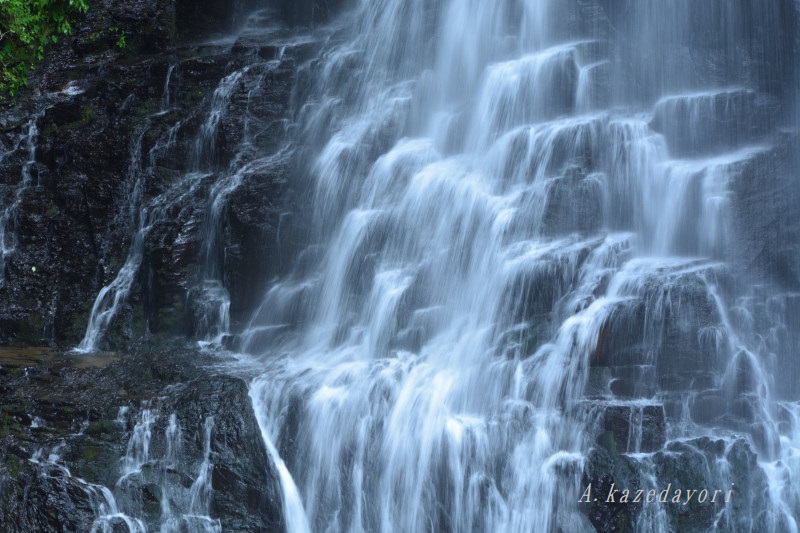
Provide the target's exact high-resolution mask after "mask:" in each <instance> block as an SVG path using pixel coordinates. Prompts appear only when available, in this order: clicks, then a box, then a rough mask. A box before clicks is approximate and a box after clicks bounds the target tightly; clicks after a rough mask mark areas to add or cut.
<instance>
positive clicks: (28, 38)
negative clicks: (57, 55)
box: [0, 0, 89, 98]
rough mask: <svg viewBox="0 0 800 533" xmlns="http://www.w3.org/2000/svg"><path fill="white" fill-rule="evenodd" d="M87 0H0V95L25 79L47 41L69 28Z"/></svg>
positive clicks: (18, 85)
mask: <svg viewBox="0 0 800 533" xmlns="http://www.w3.org/2000/svg"><path fill="white" fill-rule="evenodd" d="M88 9H89V2H88V0H0V98H4V97H5V96H7V95H13V94H14V93H15V92H16V91H17V90H19V88H20V87H23V86H24V85H25V84H26V83H27V76H28V71H29V70H30V69H31V68H32V67H33V66H34V65H35V64H36V63H37V62H38V61H39V60H41V59H43V58H44V53H45V50H46V49H47V47H48V45H50V44H52V43H55V42H57V41H58V38H59V36H61V35H68V34H70V33H71V32H72V26H71V22H72V21H73V20H74V18H75V17H76V16H78V15H79V14H81V13H85V12H86V11H87V10H88Z"/></svg>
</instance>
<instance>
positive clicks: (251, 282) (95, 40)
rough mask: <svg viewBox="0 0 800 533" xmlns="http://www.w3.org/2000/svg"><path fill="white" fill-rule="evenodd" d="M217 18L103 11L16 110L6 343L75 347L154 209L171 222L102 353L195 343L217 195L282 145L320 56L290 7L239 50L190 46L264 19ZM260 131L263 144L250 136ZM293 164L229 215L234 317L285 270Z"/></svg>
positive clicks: (266, 171) (142, 4)
mask: <svg viewBox="0 0 800 533" xmlns="http://www.w3.org/2000/svg"><path fill="white" fill-rule="evenodd" d="M189 4H191V7H190V6H189ZM215 6H216V7H215V8H214V9H215V10H216V11H214V10H201V7H202V6H201V5H200V4H195V3H186V2H177V3H174V2H172V1H169V0H142V1H139V2H133V3H124V5H123V4H119V3H118V2H102V3H99V4H98V5H96V6H93V8H92V9H91V10H90V12H89V13H88V14H87V16H86V17H85V19H83V20H82V21H80V23H79V24H78V25H77V27H76V31H75V37H74V38H73V39H72V40H71V42H65V43H62V44H61V45H59V46H58V47H57V48H56V49H55V50H53V52H52V53H51V54H50V56H49V57H48V58H47V60H46V61H45V62H44V64H43V65H42V66H41V67H40V68H39V69H37V72H36V73H35V76H34V79H33V83H32V85H34V86H35V87H37V90H38V92H34V91H31V92H30V93H27V94H23V95H22V96H21V97H20V98H19V99H18V102H17V104H16V107H14V108H12V109H10V110H9V112H8V113H6V114H5V117H6V118H5V119H4V122H3V125H2V131H0V155H2V157H0V198H2V204H0V205H3V206H11V207H10V208H9V213H8V217H7V218H8V220H9V222H8V223H7V224H6V233H7V235H8V238H7V239H6V242H13V243H14V244H15V246H14V247H13V251H10V252H9V253H7V254H6V256H5V258H4V259H5V260H4V262H3V272H2V277H3V278H2V279H3V281H2V283H0V342H3V343H16V344H42V343H50V344H55V345H59V346H74V345H75V344H76V343H77V342H78V341H79V340H80V339H81V337H82V336H83V333H84V331H85V328H86V325H87V320H88V316H89V312H90V311H91V308H92V304H93V302H94V299H95V297H96V296H97V294H98V293H99V292H100V290H101V288H102V287H104V286H107V285H109V284H110V283H111V282H112V281H113V280H114V279H115V277H116V276H117V275H118V273H119V272H120V269H121V268H122V266H123V264H125V262H126V260H128V259H129V258H130V255H131V254H132V253H133V251H132V250H133V244H134V241H135V240H136V232H137V228H138V227H139V226H141V225H142V224H143V221H144V218H143V217H151V218H152V217H153V216H154V215H153V213H156V212H160V213H162V214H161V215H156V217H157V218H158V220H155V219H153V220H151V222H152V224H151V226H152V227H150V228H148V231H147V234H146V235H145V236H144V244H143V247H142V250H141V256H142V257H141V264H140V266H139V267H138V268H136V269H135V270H136V273H135V274H136V275H135V277H134V279H133V280H131V282H130V283H129V285H130V287H129V289H128V298H125V299H124V301H123V302H122V304H121V305H120V306H119V308H118V309H117V310H116V311H117V312H116V317H115V320H114V321H113V322H112V327H111V329H110V330H109V332H108V335H107V336H106V337H104V340H103V342H102V343H101V347H104V348H110V347H115V346H116V347H124V346H126V345H127V344H129V343H130V342H132V341H134V340H136V339H138V338H140V337H142V336H143V335H158V336H161V337H163V338H169V337H171V336H174V335H182V334H188V335H193V334H195V333H196V332H195V331H194V327H193V326H192V325H191V323H192V322H193V317H192V310H191V302H189V301H188V300H187V297H188V296H189V295H190V293H191V291H192V289H193V287H195V286H197V285H198V284H199V283H200V282H201V281H202V278H203V276H204V273H203V269H204V268H206V269H207V265H204V262H207V260H206V259H205V258H204V257H202V256H203V254H204V251H203V249H202V240H203V238H204V237H203V232H206V231H208V224H209V220H208V218H207V213H208V204H209V202H210V201H211V200H210V197H209V194H210V191H211V189H212V187H213V184H215V183H218V182H220V181H222V180H225V179H229V175H230V174H231V173H232V172H234V170H232V169H230V168H229V162H230V161H231V160H234V159H235V160H237V161H238V162H239V163H240V164H242V165H245V164H246V162H247V160H248V159H252V158H253V157H254V156H256V155H257V154H263V153H270V152H273V151H277V150H278V149H279V147H280V146H281V143H282V142H283V135H284V129H285V124H284V122H283V119H284V118H285V116H286V114H287V110H288V105H289V100H290V94H291V89H292V85H293V80H294V75H295V70H296V65H297V63H298V62H299V61H303V60H305V59H306V58H307V57H308V55H309V50H310V49H311V48H313V44H312V43H310V42H309V41H302V42H299V43H298V42H292V41H290V40H287V39H288V38H289V36H290V35H289V33H287V30H285V29H281V28H282V26H281V25H282V22H281V20H282V18H281V17H282V15H281V9H283V6H275V7H276V9H275V10H273V11H264V12H261V13H260V14H258V16H254V17H250V19H248V20H249V22H248V24H246V25H245V29H244V30H242V31H241V32H240V34H239V39H238V41H237V42H236V43H235V44H233V45H231V44H230V43H229V42H228V43H225V42H221V43H218V44H198V45H186V44H184V43H185V42H186V40H195V39H197V38H198V37H201V36H203V35H206V34H210V33H214V32H222V31H225V32H227V31H229V30H230V27H231V24H233V22H232V21H233V19H236V20H237V21H238V22H237V24H239V25H242V24H244V21H245V19H246V18H247V17H246V13H247V12H248V9H250V8H252V5H250V4H248V3H247V2H238V3H234V5H225V6H224V7H223V6H222V4H215ZM315 9H316V8H315ZM219 10H224V12H225V16H223V14H222V12H220V13H217V11H219ZM192 13H196V14H197V13H202V16H203V17H204V18H203V20H204V21H206V22H203V23H201V22H200V21H198V20H196V19H195V18H193V16H192ZM237 17H238V18H237ZM206 23H207V24H213V28H212V27H211V26H208V25H204V24H206ZM196 25H197V26H196ZM195 27H196V28H197V32H193V31H190V30H191V29H192V28H195ZM264 28H272V29H271V30H265V29H264ZM123 36H124V46H123V42H122V41H120V39H121V38H122V37H123ZM237 73H238V74H237ZM232 74H233V75H236V76H237V78H236V80H235V81H236V82H235V84H234V86H233V87H232V90H231V92H230V94H229V95H228V96H229V103H228V104H227V106H226V108H225V109H223V110H221V111H222V116H221V117H220V120H219V123H218V124H215V126H214V127H215V128H216V129H215V132H214V135H213V139H209V140H208V142H210V143H211V144H210V146H213V150H212V151H213V154H211V155H210V157H212V160H209V161H208V162H207V164H206V163H203V164H200V163H198V161H197V158H196V155H195V152H196V151H197V149H198V148H197V147H198V143H199V142H200V141H198V138H199V136H200V135H201V133H202V128H203V127H208V125H207V123H208V121H209V120H211V118H210V117H211V113H212V106H213V105H214V100H213V94H214V91H215V90H216V89H217V88H218V86H219V84H220V83H221V82H224V80H225V79H226V76H228V75H232ZM31 125H34V126H35V130H31ZM204 125H205V126H204ZM31 131H33V133H32V135H29V133H30V132H31ZM248 132H254V133H253V138H247V139H246V138H245V136H246V135H248ZM245 145H247V146H248V147H250V148H249V152H248V148H245V149H244V151H242V149H243V146H245ZM207 151H208V150H207ZM279 159H280V158H278V159H276V163H275V164H274V165H270V166H269V168H266V167H264V166H263V165H262V166H260V167H259V168H250V169H249V170H247V171H246V172H245V173H244V174H245V175H244V178H243V180H242V191H236V192H234V193H233V195H232V197H233V199H234V200H235V205H234V204H233V203H232V204H226V206H225V207H224V208H223V209H222V213H221V220H220V221H218V226H219V228H220V229H215V230H214V231H219V232H220V239H221V242H220V244H219V246H218V250H220V251H222V250H226V252H225V253H224V254H222V253H220V258H219V259H218V260H217V261H218V263H224V264H220V265H218V266H219V271H220V272H224V273H225V279H221V280H220V281H221V282H222V283H223V284H224V285H225V287H226V290H227V291H229V292H230V293H231V295H232V304H231V308H232V314H233V315H234V317H233V319H234V320H236V319H237V318H238V317H241V316H243V313H245V311H246V310H249V309H251V308H252V305H253V300H254V298H256V297H257V295H258V294H259V293H260V290H259V287H263V286H264V283H265V280H266V279H268V278H269V277H271V274H270V268H271V267H272V266H274V265H276V264H277V260H276V259H275V257H274V256H275V254H273V250H272V248H273V247H274V246H275V241H276V235H277V227H278V224H279V217H280V216H282V215H283V214H286V213H287V212H289V211H290V210H291V207H289V203H288V200H287V198H288V196H287V191H288V190H289V189H290V188H291V180H290V179H288V175H287V172H288V169H287V167H286V165H285V164H283V165H282V164H281V163H280V160H279ZM284 159H285V158H284ZM198 165H200V166H199V167H198ZM200 167H202V168H200ZM198 170H199V171H201V173H202V176H200V179H198V180H195V181H194V182H193V183H192V184H191V186H189V185H186V184H182V183H179V182H180V181H181V180H184V181H187V180H186V176H187V174H189V173H191V172H194V171H198ZM26 175H27V176H28V177H27V178H26ZM190 181H191V180H190ZM184 185H185V186H184ZM228 205H231V207H230V208H229V207H228ZM6 248H9V247H8V246H6ZM215 268H216V267H215Z"/></svg>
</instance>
